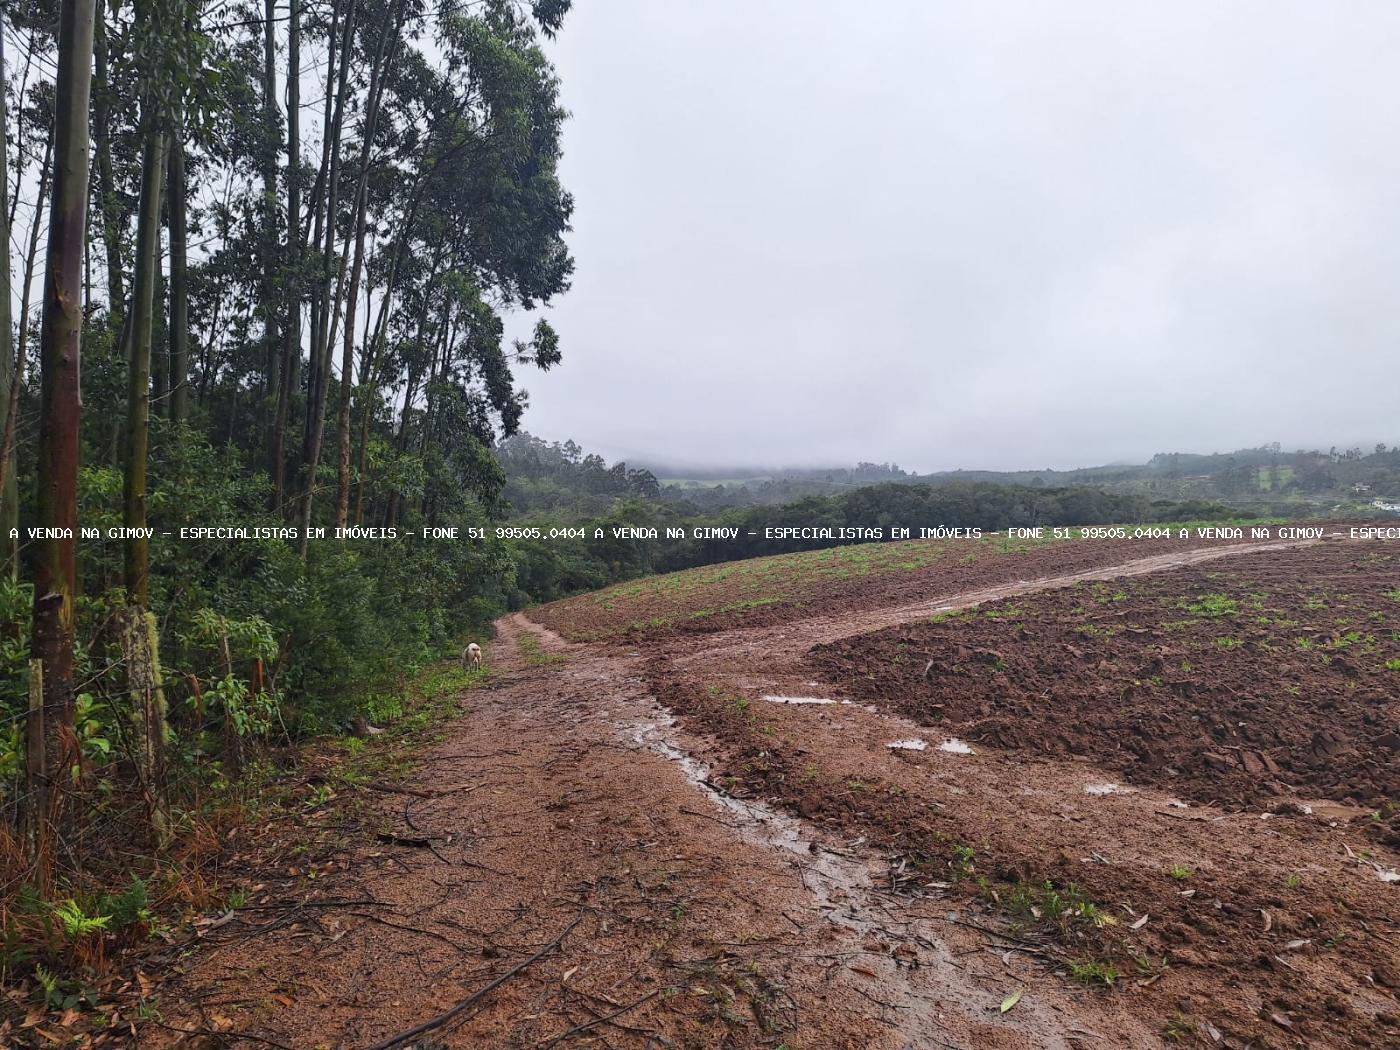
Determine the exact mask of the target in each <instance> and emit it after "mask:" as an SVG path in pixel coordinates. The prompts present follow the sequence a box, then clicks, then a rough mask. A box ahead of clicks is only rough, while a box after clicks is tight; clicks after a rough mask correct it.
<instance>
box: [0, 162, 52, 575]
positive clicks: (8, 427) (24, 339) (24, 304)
mask: <svg viewBox="0 0 1400 1050" xmlns="http://www.w3.org/2000/svg"><path fill="white" fill-rule="evenodd" d="M52 161H53V136H52V135H49V137H48V139H47V140H46V141H45V143H44V160H43V163H42V164H41V165H40V166H39V189H38V191H37V192H36V195H35V198H34V216H33V218H32V219H31V220H30V223H29V250H28V252H26V254H25V256H24V286H23V287H22V288H21V289H20V293H19V334H18V338H17V339H16V342H15V357H14V376H15V380H14V382H13V383H11V384H10V390H9V397H8V399H7V402H6V406H5V432H4V437H3V438H0V471H5V472H6V473H5V477H6V479H8V478H9V477H10V475H11V473H17V470H18V468H17V467H16V463H15V431H16V428H17V427H18V425H19V394H20V390H21V389H22V388H23V387H24V373H25V368H26V365H27V362H28V360H29V358H28V349H29V305H30V294H31V292H32V291H33V288H34V267H35V265H36V263H37V261H38V258H39V229H40V226H39V220H40V219H42V218H43V215H44V200H45V198H46V196H47V194H48V189H49V166H50V164H51V163H52ZM16 481H18V479H17V478H16ZM18 568H19V564H18V559H16V561H15V563H14V565H12V566H11V571H12V572H17V571H18Z"/></svg>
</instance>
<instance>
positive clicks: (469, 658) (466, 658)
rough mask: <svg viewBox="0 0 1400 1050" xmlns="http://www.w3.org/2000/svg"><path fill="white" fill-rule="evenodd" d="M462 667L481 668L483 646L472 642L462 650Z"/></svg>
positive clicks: (468, 668) (474, 669)
mask: <svg viewBox="0 0 1400 1050" xmlns="http://www.w3.org/2000/svg"><path fill="white" fill-rule="evenodd" d="M462 667H464V668H465V669H467V670H469V671H479V670H481V646H479V645H477V644H476V643H475V642H472V643H471V644H470V645H468V646H467V647H466V648H465V649H463V650H462Z"/></svg>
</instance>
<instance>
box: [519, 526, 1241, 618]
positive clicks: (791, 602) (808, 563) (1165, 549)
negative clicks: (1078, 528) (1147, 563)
mask: <svg viewBox="0 0 1400 1050" xmlns="http://www.w3.org/2000/svg"><path fill="white" fill-rule="evenodd" d="M1248 542H1249V541H1233V540H1202V539H1199V538H1196V537H1194V536H1193V537H1192V538H1189V539H1133V540H1111V539H1105V540H1083V541H1075V542H1056V541H1051V540H1041V541H1032V540H1008V539H1007V538H1006V537H1002V536H988V537H984V538H983V539H981V540H915V541H911V542H900V543H888V544H878V545H865V546H859V547H839V548H834V549H832V550H826V551H811V552H808V553H805V554H799V555H778V556H775V557H771V558H754V559H751V560H749V561H744V562H730V563H727V564H725V565H719V566H710V567H708V568H703V569H696V570H689V571H688V572H685V573H676V574H672V575H668V576H657V577H652V578H649V579H646V580H641V581H637V582H634V583H626V584H618V585H617V586H614V587H609V588H607V589H606V590H603V591H599V592H597V593H594V594H584V595H580V596H578V597H575V598H566V599H564V600H562V601H557V602H551V603H550V604H548V605H543V606H540V607H539V608H537V609H532V610H531V611H530V617H531V619H533V620H534V621H535V622H537V623H541V624H544V625H545V626H546V627H548V628H549V629H550V630H552V631H555V632H557V633H558V634H560V635H562V636H563V637H564V638H567V639H569V640H570V641H601V640H608V639H626V640H628V641H631V642H642V641H659V640H662V639H665V638H671V637H675V636H676V635H686V634H717V633H721V632H725V631H731V630H735V629H738V628H747V627H767V626H774V625H781V624H784V623H788V622H790V621H792V620H800V619H804V618H806V617H809V616H813V615H823V616H831V615H835V614H840V613H848V612H856V613H858V612H864V611H866V610H870V609H882V608H890V607H899V606H904V605H908V604H910V603H914V602H926V601H929V600H931V599H932V598H935V597H939V596H941V597H947V596H951V595H954V594H963V593H965V592H968V591H975V590H981V589H983V588H987V587H993V586H996V585H999V584H1004V583H1009V582H1014V581H1017V580H1026V579H1030V578H1032V577H1035V576H1060V575H1066V574H1070V573H1076V572H1084V571H1090V570H1094V569H1098V568H1102V567H1103V566H1106V565H1115V564H1118V563H1119V562H1123V561H1126V560H1128V559H1137V558H1147V557H1152V556H1176V555H1179V554H1181V553H1182V552H1184V551H1189V550H1214V549H1217V548H1220V547H1224V546H1235V545H1237V544H1238V543H1248Z"/></svg>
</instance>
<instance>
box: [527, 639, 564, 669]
mask: <svg viewBox="0 0 1400 1050" xmlns="http://www.w3.org/2000/svg"><path fill="white" fill-rule="evenodd" d="M517 644H518V645H519V646H520V655H521V656H522V657H524V659H525V665H526V666H527V667H545V666H547V665H548V664H562V663H564V662H566V661H567V660H568V659H569V658H568V656H567V655H565V654H564V653H547V652H545V651H544V649H543V648H542V647H541V645H540V640H539V639H538V638H536V637H535V636H534V635H532V634H522V635H521V636H520V638H519V640H518V642H517Z"/></svg>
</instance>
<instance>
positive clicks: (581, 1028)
mask: <svg viewBox="0 0 1400 1050" xmlns="http://www.w3.org/2000/svg"><path fill="white" fill-rule="evenodd" d="M660 994H661V989H660V988H658V989H656V990H655V991H653V992H648V993H647V994H646V995H644V996H642V997H641V998H640V999H638V1000H637V1001H636V1002H635V1003H632V1004H631V1005H630V1006H624V1007H623V1008H622V1009H620V1010H614V1011H613V1012H612V1013H610V1014H607V1015H606V1016H603V1017H595V1018H594V1019H593V1020H591V1021H588V1022H587V1023H585V1024H581V1025H575V1026H574V1027H573V1028H570V1029H569V1030H568V1031H567V1032H564V1033H563V1034H562V1035H556V1036H555V1037H554V1038H553V1039H551V1040H550V1041H549V1042H547V1043H539V1044H537V1046H538V1050H549V1048H550V1047H551V1046H554V1045H556V1044H558V1043H562V1042H563V1041H564V1040H565V1039H567V1038H569V1036H571V1035H578V1034H579V1033H580V1032H586V1031H588V1029H590V1028H592V1027H594V1026H595V1025H600V1024H605V1023H607V1022H608V1021H611V1020H612V1019H613V1018H614V1017H621V1016H622V1015H623V1014H625V1013H630V1012H631V1011H633V1010H635V1009H636V1008H637V1007H639V1006H641V1005H642V1004H643V1003H645V1002H647V1001H648V1000H651V999H655V998H656V997H657V996H658V995H660Z"/></svg>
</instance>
